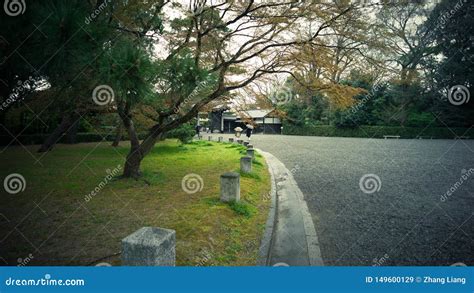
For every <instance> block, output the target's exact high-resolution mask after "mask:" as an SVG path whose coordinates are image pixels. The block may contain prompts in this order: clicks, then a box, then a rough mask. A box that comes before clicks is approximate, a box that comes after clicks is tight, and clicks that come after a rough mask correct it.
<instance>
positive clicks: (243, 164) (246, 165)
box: [240, 156, 252, 173]
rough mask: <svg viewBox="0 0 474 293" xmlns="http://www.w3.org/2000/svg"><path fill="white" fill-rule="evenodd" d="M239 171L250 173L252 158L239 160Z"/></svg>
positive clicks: (247, 157)
mask: <svg viewBox="0 0 474 293" xmlns="http://www.w3.org/2000/svg"><path fill="white" fill-rule="evenodd" d="M240 171H242V172H244V173H251V172H252V158H251V157H249V156H246V157H242V158H240Z"/></svg>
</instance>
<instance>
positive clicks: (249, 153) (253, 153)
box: [247, 149, 255, 159]
mask: <svg viewBox="0 0 474 293" xmlns="http://www.w3.org/2000/svg"><path fill="white" fill-rule="evenodd" d="M247 156H249V157H251V158H252V159H255V150H254V149H247Z"/></svg>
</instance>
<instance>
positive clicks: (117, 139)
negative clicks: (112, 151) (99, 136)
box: [112, 121, 123, 147]
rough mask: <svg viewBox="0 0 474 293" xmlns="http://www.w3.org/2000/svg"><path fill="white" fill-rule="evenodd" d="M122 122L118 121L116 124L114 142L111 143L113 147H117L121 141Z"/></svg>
mask: <svg viewBox="0 0 474 293" xmlns="http://www.w3.org/2000/svg"><path fill="white" fill-rule="evenodd" d="M122 125H123V123H122V121H118V123H117V132H116V133H115V140H114V142H113V143H112V146H113V147H118V145H119V143H120V141H121V140H122V128H123V126H122Z"/></svg>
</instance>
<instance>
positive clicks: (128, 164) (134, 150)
mask: <svg viewBox="0 0 474 293" xmlns="http://www.w3.org/2000/svg"><path fill="white" fill-rule="evenodd" d="M162 136H163V133H152V134H150V135H148V137H147V138H146V139H145V140H144V141H143V142H142V143H141V144H140V145H139V146H138V147H137V146H134V145H133V144H132V147H131V149H130V152H129V153H128V155H127V160H126V161H125V168H124V170H123V177H126V178H135V179H136V178H138V177H140V176H141V175H142V173H141V170H140V165H141V163H142V160H143V158H144V157H145V156H146V155H147V154H148V153H149V152H150V151H151V150H152V149H153V147H154V146H155V144H156V142H157V141H158V140H160V139H161V138H162Z"/></svg>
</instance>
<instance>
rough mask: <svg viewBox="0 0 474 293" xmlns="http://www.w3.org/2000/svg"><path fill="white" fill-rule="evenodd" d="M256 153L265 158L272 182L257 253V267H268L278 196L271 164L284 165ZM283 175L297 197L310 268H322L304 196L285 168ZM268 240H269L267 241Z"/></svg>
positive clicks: (270, 155)
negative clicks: (266, 215) (261, 237)
mask: <svg viewBox="0 0 474 293" xmlns="http://www.w3.org/2000/svg"><path fill="white" fill-rule="evenodd" d="M257 151H258V152H259V153H260V154H262V156H263V157H264V158H265V160H266V162H267V165H268V170H269V171H270V175H271V181H272V188H271V196H272V204H271V207H270V211H269V216H268V219H267V223H266V226H265V234H264V237H263V239H262V244H261V246H260V251H259V260H258V263H257V264H258V265H270V263H269V262H270V253H271V247H272V245H271V244H272V239H273V238H274V230H275V228H276V223H277V216H276V213H277V210H278V208H277V207H278V194H277V188H276V174H275V171H274V167H272V165H273V164H276V163H277V164H281V166H283V167H284V164H283V163H282V162H280V161H279V160H278V158H276V157H275V156H273V155H272V154H270V153H267V152H264V151H262V150H258V149H257ZM285 173H286V176H287V179H286V180H288V181H289V182H290V184H291V185H292V187H293V190H294V192H295V193H296V195H297V198H298V203H299V207H300V211H301V217H302V218H303V223H304V232H305V236H306V244H307V249H308V262H309V264H310V265H311V266H324V262H323V259H322V257H321V250H320V248H319V240H318V236H317V234H316V229H315V228H314V224H313V219H312V217H311V214H310V213H309V209H308V206H307V204H306V201H305V199H304V195H303V193H302V192H301V190H300V189H299V187H298V184H297V183H296V181H295V180H294V178H293V175H292V173H291V172H290V171H289V170H288V169H287V168H286V167H285ZM268 238H269V239H268Z"/></svg>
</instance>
